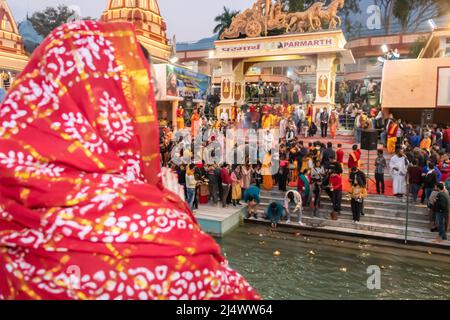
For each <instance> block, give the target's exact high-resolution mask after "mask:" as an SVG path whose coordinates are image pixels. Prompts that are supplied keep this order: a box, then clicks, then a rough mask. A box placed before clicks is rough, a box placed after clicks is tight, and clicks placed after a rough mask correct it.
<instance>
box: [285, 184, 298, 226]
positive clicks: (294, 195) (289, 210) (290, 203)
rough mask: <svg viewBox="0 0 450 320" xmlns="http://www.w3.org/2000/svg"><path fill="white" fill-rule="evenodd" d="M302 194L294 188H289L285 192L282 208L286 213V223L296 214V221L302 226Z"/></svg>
mask: <svg viewBox="0 0 450 320" xmlns="http://www.w3.org/2000/svg"><path fill="white" fill-rule="evenodd" d="M302 206H303V201H302V196H301V195H300V193H298V192H297V191H295V190H290V191H288V192H287V193H286V196H285V197H284V209H285V210H286V214H287V223H291V216H292V215H296V216H298V223H299V224H300V225H301V226H303V222H302V212H303V210H302Z"/></svg>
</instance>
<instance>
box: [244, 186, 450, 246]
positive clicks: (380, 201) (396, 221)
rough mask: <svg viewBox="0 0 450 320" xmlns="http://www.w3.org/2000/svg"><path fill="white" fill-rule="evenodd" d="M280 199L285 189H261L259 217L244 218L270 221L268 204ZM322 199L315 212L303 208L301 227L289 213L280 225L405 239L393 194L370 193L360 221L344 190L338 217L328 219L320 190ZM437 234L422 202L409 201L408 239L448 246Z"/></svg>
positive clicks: (402, 214) (401, 211)
mask: <svg viewBox="0 0 450 320" xmlns="http://www.w3.org/2000/svg"><path fill="white" fill-rule="evenodd" d="M274 189H275V188H274ZM283 200H284V192H280V191H278V190H273V191H270V192H268V191H264V190H261V204H260V206H259V212H258V215H259V218H258V220H255V219H246V221H247V222H253V223H256V222H259V223H266V224H269V221H267V220H265V219H263V217H265V212H266V209H267V207H268V206H269V204H270V203H272V202H274V201H277V202H281V203H283ZM321 202H322V203H321V204H322V207H321V209H320V210H319V212H318V213H317V214H316V215H315V216H314V214H313V211H312V209H310V208H304V211H303V223H305V224H306V226H305V227H301V226H300V225H299V224H298V223H297V217H291V220H292V222H291V223H290V224H287V223H286V221H285V220H284V221H282V223H281V224H280V225H281V226H288V227H295V228H299V229H311V230H315V231H324V232H329V233H330V232H331V233H338V234H345V235H352V236H356V237H362V238H368V237H369V238H379V239H383V240H391V241H397V242H399V241H402V240H404V239H405V229H406V211H407V210H406V203H403V202H401V201H400V200H398V199H397V198H395V197H386V196H369V198H368V199H366V201H365V210H364V211H365V216H363V217H361V222H360V223H359V224H354V223H353V221H352V213H351V207H350V199H349V198H348V196H347V195H346V194H344V195H343V199H342V213H341V215H340V217H339V220H337V221H333V220H331V219H330V213H331V212H332V204H331V201H330V199H329V198H328V196H327V195H326V194H325V193H323V194H322V198H321ZM436 236H437V233H432V232H430V229H429V218H428V209H427V208H426V207H425V206H422V205H415V204H410V207H409V223H408V240H409V241H410V242H415V243H418V244H422V245H423V244H425V245H433V246H439V247H446V248H450V243H448V244H443V245H440V244H438V245H436V244H434V243H433V240H434V239H435V238H436Z"/></svg>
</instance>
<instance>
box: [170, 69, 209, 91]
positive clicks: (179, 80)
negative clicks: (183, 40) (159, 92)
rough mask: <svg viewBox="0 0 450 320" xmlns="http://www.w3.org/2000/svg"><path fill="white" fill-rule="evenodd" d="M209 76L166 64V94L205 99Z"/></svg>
mask: <svg viewBox="0 0 450 320" xmlns="http://www.w3.org/2000/svg"><path fill="white" fill-rule="evenodd" d="M210 83H211V78H210V77H209V76H207V75H204V74H201V73H197V72H194V71H192V70H189V69H186V68H181V67H177V66H173V65H170V64H168V65H166V95H167V96H168V97H181V98H185V97H192V98H193V99H198V100H206V96H207V95H208V89H209V87H210Z"/></svg>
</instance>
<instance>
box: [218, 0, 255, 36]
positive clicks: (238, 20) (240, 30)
mask: <svg viewBox="0 0 450 320" xmlns="http://www.w3.org/2000/svg"><path fill="white" fill-rule="evenodd" d="M258 5H259V2H258V3H255V4H254V5H253V7H252V8H250V9H247V10H245V11H244V12H242V13H239V14H238V15H236V16H235V17H234V18H233V20H232V21H231V24H230V27H229V28H227V29H226V30H225V31H224V32H223V33H222V34H221V35H220V40H224V39H225V38H228V39H233V38H238V37H239V36H240V35H241V34H245V28H246V27H247V23H248V20H249V18H250V17H253V16H254V15H258V12H259V8H258Z"/></svg>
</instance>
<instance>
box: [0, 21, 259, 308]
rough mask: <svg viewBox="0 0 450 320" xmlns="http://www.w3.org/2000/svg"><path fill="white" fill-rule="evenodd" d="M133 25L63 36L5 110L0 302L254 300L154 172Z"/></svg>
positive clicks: (74, 28)
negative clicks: (57, 300)
mask: <svg viewBox="0 0 450 320" xmlns="http://www.w3.org/2000/svg"><path fill="white" fill-rule="evenodd" d="M156 114H157V112H156V103H155V97H154V93H153V82H152V77H151V73H150V65H149V63H148V62H147V60H146V59H145V55H144V52H143V51H142V50H141V49H140V48H139V43H138V41H137V38H136V35H135V32H134V29H133V27H132V25H131V24H129V23H101V22H94V21H82V22H77V23H71V24H68V25H64V26H61V27H59V28H57V29H55V31H53V32H52V33H51V34H50V36H49V37H48V38H47V39H46V40H44V42H43V43H42V44H41V46H40V47H39V48H38V49H36V51H35V52H34V55H33V57H32V58H31V60H30V62H29V63H28V65H27V66H26V68H25V70H24V71H23V73H22V74H21V75H20V76H19V77H18V79H17V81H16V82H15V84H14V86H13V87H12V88H11V90H10V92H9V94H8V96H7V97H6V100H5V102H4V103H3V104H2V105H1V106H0V299H45V300H49V299H106V300H109V299H142V300H147V299H255V298H258V295H257V294H256V293H255V292H254V291H253V290H252V289H251V287H250V286H249V285H248V283H247V282H246V281H245V280H244V279H243V278H242V277H241V276H239V275H238V274H236V273H235V272H233V271H232V270H230V269H229V268H228V266H227V262H226V260H225V259H224V258H223V257H222V256H221V254H220V248H219V247H218V245H217V244H216V243H215V242H214V240H213V239H212V238H211V237H209V236H207V235H206V234H205V233H203V232H202V231H201V229H200V227H199V225H198V223H197V222H196V219H195V218H194V216H193V215H192V213H191V211H190V210H189V208H188V206H187V205H186V203H185V202H184V201H182V200H181V199H180V197H179V196H178V195H177V194H176V193H174V192H171V191H169V189H168V188H170V190H174V191H176V192H180V188H179V185H178V183H177V181H176V178H174V175H172V174H167V173H166V171H161V167H160V156H159V144H158V123H157V118H156Z"/></svg>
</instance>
